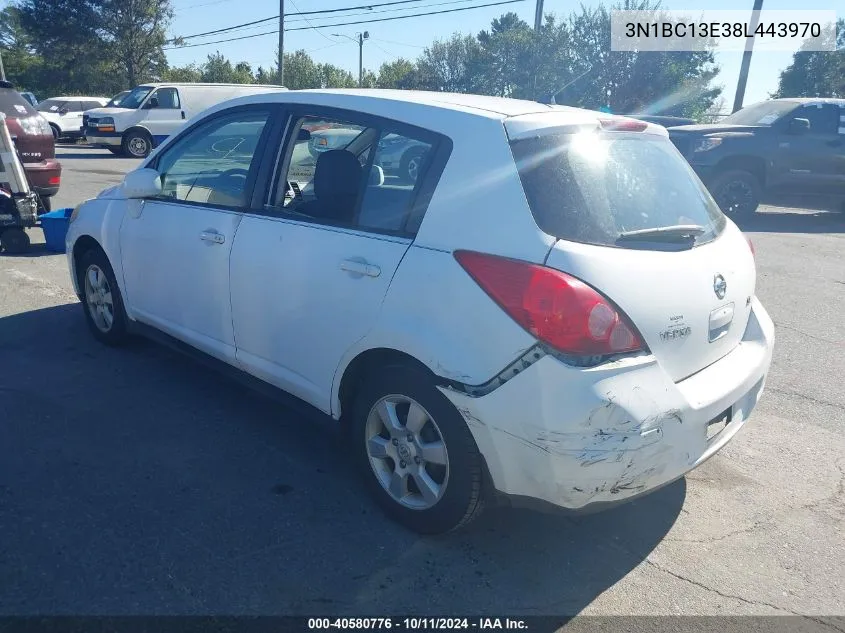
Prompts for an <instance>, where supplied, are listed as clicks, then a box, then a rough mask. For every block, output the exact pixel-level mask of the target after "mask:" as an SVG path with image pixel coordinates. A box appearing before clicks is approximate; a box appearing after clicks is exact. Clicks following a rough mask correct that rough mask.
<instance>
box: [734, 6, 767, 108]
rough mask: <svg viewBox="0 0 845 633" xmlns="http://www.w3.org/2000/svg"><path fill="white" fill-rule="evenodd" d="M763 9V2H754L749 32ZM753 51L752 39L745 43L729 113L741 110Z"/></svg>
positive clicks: (754, 28) (758, 19)
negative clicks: (731, 108)
mask: <svg viewBox="0 0 845 633" xmlns="http://www.w3.org/2000/svg"><path fill="white" fill-rule="evenodd" d="M762 8H763V0H754V9H752V10H753V13H752V14H751V32H752V33H754V31H756V30H757V25H758V24H759V23H760V10H761V9H762ZM753 50H754V37H751V38H749V39H748V40H746V42H745V51H744V52H743V53H742V64H741V65H740V67H739V79H738V80H737V83H736V95H735V96H734V107H733V110H731V112H732V113H733V112H736V111H737V110H741V109H742V102H743V100H744V99H745V85H746V84H747V83H748V69H749V68H751V53H752V51H753Z"/></svg>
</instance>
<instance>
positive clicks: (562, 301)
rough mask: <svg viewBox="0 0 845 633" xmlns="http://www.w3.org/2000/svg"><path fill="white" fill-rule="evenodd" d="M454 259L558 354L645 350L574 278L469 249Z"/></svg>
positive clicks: (621, 318)
mask: <svg viewBox="0 0 845 633" xmlns="http://www.w3.org/2000/svg"><path fill="white" fill-rule="evenodd" d="M455 259H457V260H458V263H460V265H461V266H462V267H463V268H464V270H466V271H467V272H468V273H469V275H470V276H471V277H472V278H473V279H474V280H475V281H476V283H478V285H479V286H481V287H482V289H484V291H485V292H487V294H488V295H490V297H491V298H492V299H493V300H494V301H495V302H496V303H497V304H499V306H500V307H501V308H502V309H503V310H504V311H505V312H506V313H507V314H508V315H509V316H510V317H511V318H512V319H513V320H514V321H516V322H517V323H518V324H519V325H520V326H522V327H523V328H525V330H527V331H528V332H529V333H530V334H532V335H533V336H536V337H537V338H538V339H539V340H541V341H542V342H544V343H547V344H548V345H550V346H551V347H553V348H555V349H556V350H558V351H560V352H563V353H565V354H572V355H576V356H598V355H608V354H620V353H625V352H635V351H639V350H642V349H644V348H645V345H644V344H643V342H642V339H641V338H640V335H639V334H638V333H637V331H636V328H634V326H633V325H632V324H631V323H629V321H628V319H627V318H626V317H625V316H624V315H623V314H621V312H620V311H619V310H618V309H617V308H616V307H615V306H613V305H612V304H611V303H610V301H608V300H607V299H605V298H604V297H603V296H602V295H600V294H599V293H598V292H596V291H595V290H594V289H593V288H591V287H590V286H588V285H587V284H585V283H584V282H582V281H580V280H578V279H576V278H575V277H572V276H570V275H567V274H566V273H563V272H561V271H559V270H555V269H553V268H546V267H545V266H538V265H537V264H530V263H528V262H521V261H517V260H513V259H507V258H504V257H497V256H495V255H487V254H484V253H476V252H473V251H456V252H455Z"/></svg>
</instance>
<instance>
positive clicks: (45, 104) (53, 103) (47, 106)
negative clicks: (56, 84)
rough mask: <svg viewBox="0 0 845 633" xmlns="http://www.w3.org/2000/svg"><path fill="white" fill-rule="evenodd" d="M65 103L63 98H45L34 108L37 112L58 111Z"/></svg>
mask: <svg viewBox="0 0 845 633" xmlns="http://www.w3.org/2000/svg"><path fill="white" fill-rule="evenodd" d="M66 103H67V100H65V99H47V100H46V101H42V102H41V103H39V104H38V106H37V107H36V108H35V109H36V110H38V111H39V112H58V111H59V110H61V109H62V108H63V107H64V105H65V104H66Z"/></svg>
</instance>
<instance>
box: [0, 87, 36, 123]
mask: <svg viewBox="0 0 845 633" xmlns="http://www.w3.org/2000/svg"><path fill="white" fill-rule="evenodd" d="M0 112H2V113H3V114H5V115H6V116H7V117H14V118H16V119H20V118H22V117H28V116H32V115H34V114H36V112H35V109H33V107H32V106H31V105H30V104H29V102H28V101H27V100H26V99H24V98H23V97H22V96H20V95H19V94H18V93H17V91H16V90H12V89H11V88H0Z"/></svg>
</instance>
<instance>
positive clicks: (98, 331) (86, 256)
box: [77, 248, 129, 346]
mask: <svg viewBox="0 0 845 633" xmlns="http://www.w3.org/2000/svg"><path fill="white" fill-rule="evenodd" d="M77 275H79V289H80V291H81V292H82V309H83V310H84V312H85V321H86V322H87V323H88V327H89V328H90V329H91V332H92V333H93V334H94V337H95V338H96V339H97V340H98V341H100V342H101V343H105V344H106V345H112V346H117V345H121V344H123V343H125V342H126V340H127V339H128V338H129V333H128V331H127V327H126V324H127V319H126V311H125V310H124V308H123V297H122V296H121V294H120V288H119V287H118V285H117V280H116V279H115V276H114V271H113V270H112V267H111V264H110V263H109V260H108V258H107V257H106V255H105V253H103V251H101V250H100V249H98V248H92V249H90V250H88V251H86V252H85V253H83V255H82V257H81V258H80V259H79V263H78V265H77Z"/></svg>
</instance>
